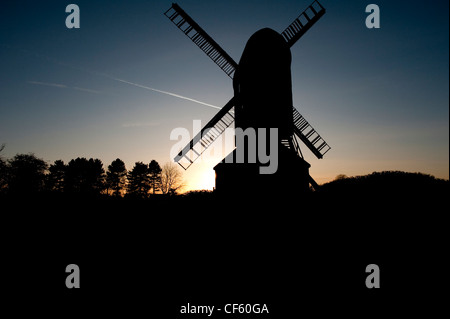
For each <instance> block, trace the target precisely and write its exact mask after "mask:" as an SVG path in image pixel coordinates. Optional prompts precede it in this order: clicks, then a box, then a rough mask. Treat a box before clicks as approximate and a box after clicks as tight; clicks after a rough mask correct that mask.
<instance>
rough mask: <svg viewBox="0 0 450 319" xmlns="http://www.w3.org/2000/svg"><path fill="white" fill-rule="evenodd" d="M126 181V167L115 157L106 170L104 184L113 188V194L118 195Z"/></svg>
mask: <svg viewBox="0 0 450 319" xmlns="http://www.w3.org/2000/svg"><path fill="white" fill-rule="evenodd" d="M126 182H127V169H126V167H125V163H124V162H123V161H122V160H121V159H119V158H117V159H116V160H114V161H112V162H111V165H109V166H108V171H107V172H106V185H107V187H108V188H110V189H112V190H113V193H114V195H115V196H120V195H121V192H122V190H123V189H124V187H125V184H126Z"/></svg>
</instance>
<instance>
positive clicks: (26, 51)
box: [1, 44, 221, 110]
mask: <svg viewBox="0 0 450 319" xmlns="http://www.w3.org/2000/svg"><path fill="white" fill-rule="evenodd" d="M1 46H3V47H6V48H8V49H14V48H13V47H12V46H10V45H4V44H1ZM16 50H19V51H21V52H23V53H25V54H29V55H30V54H31V55H34V56H35V57H37V58H39V59H42V60H46V61H50V62H52V63H55V64H59V65H61V66H64V67H68V68H72V69H75V70H78V71H83V72H87V73H90V74H93V75H97V76H103V77H107V78H109V79H112V80H115V81H119V82H122V83H127V84H130V85H134V86H137V87H140V88H143V89H146V90H151V91H154V92H158V93H162V94H166V95H170V96H173V97H177V98H179V99H183V100H187V101H191V102H194V103H198V104H201V105H205V106H209V107H212V108H215V109H218V110H220V109H221V107H219V106H217V105H212V104H208V103H205V102H202V101H199V100H195V99H191V98H190V97H187V96H183V95H179V94H175V93H172V92H167V91H163V90H158V89H155V88H151V87H148V86H145V85H141V84H138V83H133V82H129V81H125V80H122V79H119V78H115V77H113V76H110V75H108V74H105V73H101V72H97V71H92V70H88V69H85V68H81V67H75V66H73V65H70V64H68V63H65V62H62V61H58V60H56V59H53V58H50V57H48V56H46V55H42V54H39V53H36V52H33V51H29V50H25V49H17V48H16ZM28 82H29V83H31V84H39V85H47V86H54V87H59V88H65V87H67V86H65V85H63V84H61V85H60V84H56V83H46V82H37V81H28ZM74 89H76V90H80V91H87V92H91V93H100V92H98V91H95V90H90V89H83V88H78V87H74Z"/></svg>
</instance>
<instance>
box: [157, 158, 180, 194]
mask: <svg viewBox="0 0 450 319" xmlns="http://www.w3.org/2000/svg"><path fill="white" fill-rule="evenodd" d="M182 177H183V176H182V174H181V171H180V169H179V168H178V166H177V165H176V164H174V163H172V162H169V163H166V164H164V166H163V168H162V173H161V191H162V192H163V194H175V193H176V192H177V191H179V190H180V189H181V188H182V187H183V186H184V185H183V179H182Z"/></svg>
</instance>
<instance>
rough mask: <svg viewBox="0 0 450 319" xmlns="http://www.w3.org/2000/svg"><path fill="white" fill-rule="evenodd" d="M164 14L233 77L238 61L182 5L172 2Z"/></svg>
mask: <svg viewBox="0 0 450 319" xmlns="http://www.w3.org/2000/svg"><path fill="white" fill-rule="evenodd" d="M164 15H165V16H166V17H168V18H169V19H170V21H172V22H173V23H174V24H175V25H176V26H177V27H178V29H180V30H181V31H183V33H184V34H186V35H187V37H188V38H189V39H191V40H192V41H193V42H194V43H195V44H196V45H197V46H198V47H199V48H200V49H201V50H202V51H203V52H205V53H206V55H207V56H209V57H210V58H211V60H213V61H214V63H216V64H217V65H218V66H219V67H220V68H221V69H222V70H223V71H224V72H225V73H226V74H227V75H228V76H229V77H230V78H233V74H234V71H235V70H236V68H237V63H236V62H235V61H234V60H233V59H232V58H231V57H230V56H229V55H228V54H227V53H226V52H225V50H223V49H222V48H221V47H220V46H219V45H218V44H217V42H216V41H214V40H213V39H212V38H211V37H210V36H209V35H208V34H207V33H206V32H205V31H204V30H203V29H202V28H201V27H200V26H199V25H198V24H197V23H196V22H195V21H194V20H193V19H192V18H191V17H190V16H189V15H188V14H187V13H186V12H184V10H183V9H181V8H180V6H179V5H178V4H176V3H173V4H172V7H170V9H169V10H167V11H166V12H165V13H164Z"/></svg>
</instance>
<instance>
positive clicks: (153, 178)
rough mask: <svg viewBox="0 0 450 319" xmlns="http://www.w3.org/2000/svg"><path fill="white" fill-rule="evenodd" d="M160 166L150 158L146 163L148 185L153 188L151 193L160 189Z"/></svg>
mask: <svg viewBox="0 0 450 319" xmlns="http://www.w3.org/2000/svg"><path fill="white" fill-rule="evenodd" d="M161 172H162V169H161V166H159V163H158V162H157V161H155V160H152V161H151V162H150V164H149V165H148V173H149V181H150V187H151V189H152V190H153V194H155V193H156V192H157V191H159V190H161Z"/></svg>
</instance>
